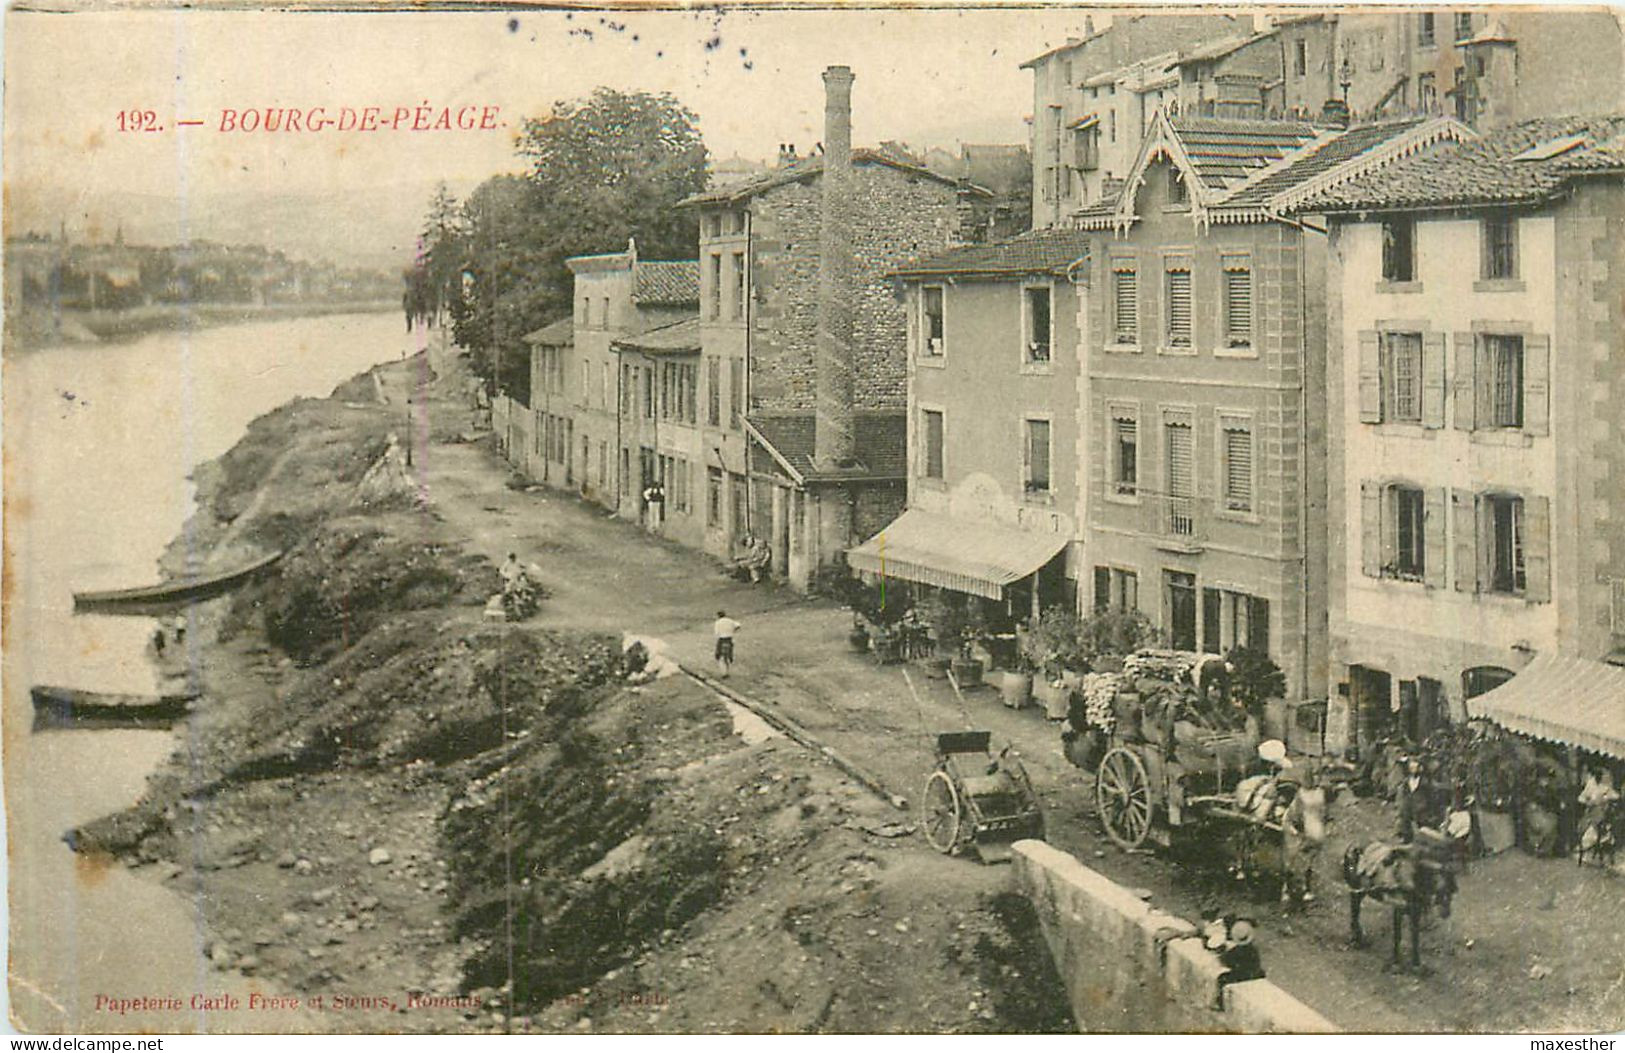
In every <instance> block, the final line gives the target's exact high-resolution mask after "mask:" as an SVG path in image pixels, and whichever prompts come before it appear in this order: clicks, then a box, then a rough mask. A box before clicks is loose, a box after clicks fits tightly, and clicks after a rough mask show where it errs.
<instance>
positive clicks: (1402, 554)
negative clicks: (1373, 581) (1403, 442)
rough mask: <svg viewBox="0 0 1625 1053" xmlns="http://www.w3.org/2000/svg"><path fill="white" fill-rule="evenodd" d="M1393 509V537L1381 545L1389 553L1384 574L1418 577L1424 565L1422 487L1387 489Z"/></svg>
mask: <svg viewBox="0 0 1625 1053" xmlns="http://www.w3.org/2000/svg"><path fill="white" fill-rule="evenodd" d="M1389 501H1390V504H1391V507H1392V509H1393V512H1392V516H1393V527H1392V529H1393V531H1394V541H1393V544H1392V545H1389V546H1385V547H1387V548H1388V549H1389V550H1390V551H1392V553H1393V560H1392V563H1391V564H1390V565H1389V566H1387V567H1385V568H1384V569H1385V570H1386V571H1387V573H1388V575H1390V576H1392V577H1396V578H1402V579H1405V580H1407V581H1420V580H1421V579H1422V577H1423V575H1424V573H1425V572H1426V569H1427V527H1426V516H1425V512H1426V505H1425V504H1424V498H1423V494H1422V491H1420V490H1417V489H1414V488H1412V487H1407V486H1395V487H1393V488H1391V489H1390V490H1389Z"/></svg>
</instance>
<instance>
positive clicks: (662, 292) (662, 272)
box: [632, 260, 700, 307]
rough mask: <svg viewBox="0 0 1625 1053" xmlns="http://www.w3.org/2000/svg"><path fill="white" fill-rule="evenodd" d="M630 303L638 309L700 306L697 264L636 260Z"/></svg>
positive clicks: (691, 262) (695, 262) (698, 265)
mask: <svg viewBox="0 0 1625 1053" xmlns="http://www.w3.org/2000/svg"><path fill="white" fill-rule="evenodd" d="M632 302H633V303H635V304H637V305H638V306H640V307H683V306H686V305H688V304H697V303H699V302H700V261H699V260H639V261H638V262H637V266H636V267H634V268H633V281H632Z"/></svg>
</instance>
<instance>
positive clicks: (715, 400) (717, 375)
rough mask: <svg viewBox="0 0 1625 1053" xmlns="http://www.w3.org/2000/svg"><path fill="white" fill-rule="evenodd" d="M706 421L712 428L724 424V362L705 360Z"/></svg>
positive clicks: (715, 359) (713, 359)
mask: <svg viewBox="0 0 1625 1053" xmlns="http://www.w3.org/2000/svg"><path fill="white" fill-rule="evenodd" d="M705 421H706V423H707V424H710V425H711V426H712V427H716V426H717V425H719V424H721V423H722V360H721V359H720V358H717V357H716V356H714V355H713V356H712V357H710V358H708V359H706V360H705Z"/></svg>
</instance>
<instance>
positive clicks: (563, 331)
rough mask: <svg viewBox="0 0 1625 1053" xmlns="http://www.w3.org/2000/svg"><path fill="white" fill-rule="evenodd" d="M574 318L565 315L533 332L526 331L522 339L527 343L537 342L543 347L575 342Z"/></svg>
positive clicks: (562, 345)
mask: <svg viewBox="0 0 1625 1053" xmlns="http://www.w3.org/2000/svg"><path fill="white" fill-rule="evenodd" d="M575 338H576V323H575V319H574V318H572V317H570V316H569V315H566V316H565V317H563V318H560V319H558V320H557V321H553V322H549V323H547V324H546V325H544V326H542V327H541V328H540V329H537V330H535V331H534V332H529V333H526V334H525V336H524V341H525V343H527V344H537V345H540V346H544V347H569V346H570V345H571V344H573V343H575Z"/></svg>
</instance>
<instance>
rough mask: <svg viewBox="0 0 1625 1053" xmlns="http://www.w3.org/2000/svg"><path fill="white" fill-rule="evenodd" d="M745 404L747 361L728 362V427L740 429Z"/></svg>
mask: <svg viewBox="0 0 1625 1053" xmlns="http://www.w3.org/2000/svg"><path fill="white" fill-rule="evenodd" d="M744 404H745V360H744V359H742V358H731V359H729V360H728V427H730V428H738V427H739V414H740V413H741V412H742V409H743V407H744Z"/></svg>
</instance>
